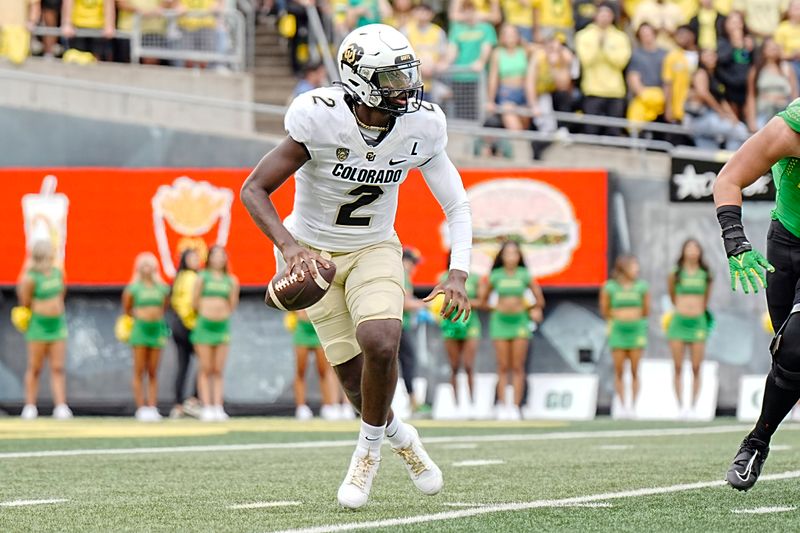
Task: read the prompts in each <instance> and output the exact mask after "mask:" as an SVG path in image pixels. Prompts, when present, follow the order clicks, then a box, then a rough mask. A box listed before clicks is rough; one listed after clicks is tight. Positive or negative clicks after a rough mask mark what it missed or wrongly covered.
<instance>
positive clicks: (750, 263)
mask: <svg viewBox="0 0 800 533" xmlns="http://www.w3.org/2000/svg"><path fill="white" fill-rule="evenodd" d="M728 266H729V267H730V271H731V290H732V291H734V292H736V282H737V280H738V282H739V284H740V285H741V286H742V290H743V291H744V293H745V294H750V287H752V288H753V292H754V293H755V292H758V286H759V285H761V286H762V287H764V288H766V287H767V278H766V276H765V274H764V270H768V271H769V272H775V267H773V266H772V265H770V264H769V261H767V259H766V258H765V257H764V256H763V255H761V254H760V253H759V252H758V251H756V250H748V251H746V252H743V253H740V254H739V255H734V256H731V257H729V258H728Z"/></svg>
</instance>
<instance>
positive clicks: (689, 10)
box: [668, 0, 700, 24]
mask: <svg viewBox="0 0 800 533" xmlns="http://www.w3.org/2000/svg"><path fill="white" fill-rule="evenodd" d="M668 1H669V2H670V3H672V4H675V5H676V6H678V9H680V10H681V14H682V15H683V17H682V18H681V22H680V23H681V24H689V21H690V20H692V19H693V18H694V16H695V15H697V9H698V8H699V7H700V6H699V4H698V2H697V0H668Z"/></svg>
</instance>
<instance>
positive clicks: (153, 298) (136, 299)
mask: <svg viewBox="0 0 800 533" xmlns="http://www.w3.org/2000/svg"><path fill="white" fill-rule="evenodd" d="M125 290H127V291H128V292H129V293H130V295H131V297H132V298H133V308H134V309H136V308H137V307H162V308H163V307H164V303H165V301H166V299H167V295H169V287H168V286H166V285H164V284H163V283H154V284H152V285H147V284H145V283H142V282H141V281H137V282H135V283H131V284H130V285H128V286H127V287H126V288H125ZM168 336H169V329H168V328H167V322H166V321H165V320H164V319H163V318H161V319H159V320H141V319H138V318H134V320H133V329H132V330H131V338H130V339H129V340H128V344H130V345H131V346H146V347H148V348H163V347H164V345H165V344H166V342H167V337H168Z"/></svg>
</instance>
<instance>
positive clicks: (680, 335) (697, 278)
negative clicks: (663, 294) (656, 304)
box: [667, 268, 709, 342]
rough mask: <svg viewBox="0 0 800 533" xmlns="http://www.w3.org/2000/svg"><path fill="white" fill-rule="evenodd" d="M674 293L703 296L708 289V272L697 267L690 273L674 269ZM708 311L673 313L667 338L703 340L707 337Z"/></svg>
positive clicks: (688, 340)
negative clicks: (691, 313) (690, 314)
mask: <svg viewBox="0 0 800 533" xmlns="http://www.w3.org/2000/svg"><path fill="white" fill-rule="evenodd" d="M675 278H676V279H675V293H676V294H697V295H700V296H704V295H705V293H706V290H707V289H708V272H706V271H705V270H703V269H701V268H698V269H697V272H695V273H693V274H690V273H688V272H686V271H684V270H677V269H676V270H675ZM708 330H709V323H708V313H702V314H700V315H698V316H685V315H680V314H678V313H675V314H674V315H673V316H672V321H670V323H669V328H668V329H667V338H668V339H669V340H671V341H682V342H704V341H705V340H706V337H708Z"/></svg>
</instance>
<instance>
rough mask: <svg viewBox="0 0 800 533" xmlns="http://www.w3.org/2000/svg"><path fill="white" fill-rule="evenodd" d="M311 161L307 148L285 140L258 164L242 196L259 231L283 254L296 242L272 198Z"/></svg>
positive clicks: (290, 140) (246, 183)
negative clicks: (287, 247)
mask: <svg viewBox="0 0 800 533" xmlns="http://www.w3.org/2000/svg"><path fill="white" fill-rule="evenodd" d="M308 160H309V155H308V150H307V149H306V147H305V145H303V144H301V143H299V142H297V141H295V140H294V139H292V138H291V137H286V139H284V140H283V142H281V144H279V145H278V146H277V147H275V149H273V150H272V151H270V152H269V153H268V154H267V155H265V156H264V157H263V158H262V159H261V161H259V162H258V165H256V168H254V169H253V171H252V172H251V173H250V175H249V176H248V177H247V179H246V180H245V181H244V184H243V185H242V189H241V191H240V193H239V198H241V200H242V203H243V204H244V206H245V208H246V209H247V212H248V213H250V216H251V217H252V218H253V221H254V222H255V223H256V226H258V229H260V230H261V231H262V232H263V233H264V235H266V236H267V237H269V238H270V240H272V242H273V243H275V246H277V247H278V249H279V250H281V251H282V250H283V249H284V248H285V247H286V246H288V245H292V244H296V242H295V240H294V238H293V237H292V236H291V234H290V233H289V231H288V230H287V229H286V227H285V226H284V225H283V222H282V221H281V217H280V215H278V211H277V210H276V209H275V205H274V204H273V203H272V200H270V195H271V194H272V193H273V192H275V191H276V190H278V188H279V187H280V186H281V185H283V183H284V182H285V181H286V180H287V179H289V176H291V175H292V174H294V173H295V171H297V169H299V168H300V167H302V166H303V165H304V164H305V163H306V161H308Z"/></svg>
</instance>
